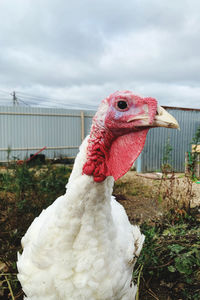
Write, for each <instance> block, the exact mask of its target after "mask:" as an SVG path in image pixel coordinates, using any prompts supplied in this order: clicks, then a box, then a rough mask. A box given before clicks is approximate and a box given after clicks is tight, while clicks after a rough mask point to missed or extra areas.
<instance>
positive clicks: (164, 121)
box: [152, 105, 180, 129]
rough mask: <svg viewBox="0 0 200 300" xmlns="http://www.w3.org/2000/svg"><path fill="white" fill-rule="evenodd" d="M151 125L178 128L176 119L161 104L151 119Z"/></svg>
mask: <svg viewBox="0 0 200 300" xmlns="http://www.w3.org/2000/svg"><path fill="white" fill-rule="evenodd" d="M152 127H167V128H176V129H180V127H179V124H178V122H177V121H176V119H175V118H174V117H173V116H172V115H170V114H169V113H168V112H167V111H166V110H165V109H164V108H163V107H162V106H159V105H158V107H157V114H156V116H155V119H154V121H153V124H152Z"/></svg>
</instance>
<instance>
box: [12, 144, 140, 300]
mask: <svg viewBox="0 0 200 300" xmlns="http://www.w3.org/2000/svg"><path fill="white" fill-rule="evenodd" d="M87 140H88V139H86V140H85V141H84V143H83V144H82V146H81V147H80V152H79V154H78V156H77V158H76V161H75V165H74V169H73V171H72V174H71V176H70V179H69V182H68V185H67V191H66V194H65V195H64V196H61V197H59V198H58V199H57V200H56V201H55V202H54V203H53V204H52V205H51V206H49V207H48V208H47V209H46V210H43V211H42V213H41V214H40V216H39V217H38V218H36V219H35V220H34V221H33V223H32V225H31V226H30V228H29V229H28V231H27V233H26V234H25V236H24V237H23V239H22V245H23V248H24V250H23V253H22V254H21V255H19V256H18V262H17V267H18V271H19V274H18V278H19V280H20V282H21V284H22V287H23V290H24V292H25V294H26V295H27V298H25V299H27V300H45V299H48V300H64V299H65V300H67V299H68V300H81V299H82V300H97V299H98V300H132V299H134V297H135V294H136V290H137V288H136V286H134V285H132V287H131V285H130V284H131V278H132V271H133V264H131V263H130V262H131V261H134V260H133V258H134V256H135V255H137V256H138V255H139V253H140V251H141V248H142V245H143V242H144V236H143V235H142V234H141V233H140V231H139V228H138V227H137V226H132V225H131V224H130V223H129V220H128V217H127V215H126V213H125V210H124V208H123V207H122V206H121V205H120V204H119V203H118V202H116V200H115V199H114V197H111V193H112V190H113V183H114V181H113V178H112V177H108V178H106V180H104V181H103V182H101V183H96V182H94V181H93V178H92V176H87V175H82V167H83V164H84V163H85V161H86V147H87Z"/></svg>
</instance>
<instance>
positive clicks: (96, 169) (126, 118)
mask: <svg viewBox="0 0 200 300" xmlns="http://www.w3.org/2000/svg"><path fill="white" fill-rule="evenodd" d="M153 127H168V128H179V125H178V123H177V121H176V120H175V118H174V117H173V116H171V115H170V114H169V113H168V112H167V111H166V110H164V109H163V108H162V107H160V106H158V104H157V101H156V100H155V99H153V98H141V97H139V96H136V95H134V94H133V93H132V92H130V91H120V92H115V93H114V94H111V95H110V96H109V97H108V98H106V99H104V100H103V101H102V102H101V104H100V106H99V109H98V111H97V113H96V115H95V116H94V118H93V124H92V128H91V133H90V137H89V140H88V148H87V161H86V163H85V164H84V167H83V174H86V175H90V176H91V175H92V176H93V178H94V181H96V182H101V181H103V180H104V179H105V178H106V177H107V176H113V177H114V179H115V180H117V179H118V178H120V177H121V176H123V175H124V174H125V173H126V172H127V171H128V170H129V169H130V167H131V166H132V164H133V162H134V161H135V160H136V158H137V157H138V156H139V154H140V153H141V151H142V149H143V147H144V144H145V140H146V136H147V133H148V131H149V129H150V128H153Z"/></svg>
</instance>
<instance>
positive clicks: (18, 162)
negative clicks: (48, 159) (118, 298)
mask: <svg viewBox="0 0 200 300" xmlns="http://www.w3.org/2000/svg"><path fill="white" fill-rule="evenodd" d="M46 148H47V147H46V146H45V147H43V148H42V149H40V150H39V151H38V152H36V153H35V154H33V156H31V157H29V158H28V159H27V160H25V161H24V160H18V161H17V164H18V165H23V163H27V162H29V161H30V160H32V159H33V158H34V157H35V156H36V155H38V154H39V153H41V152H42V151H44V150H45V149H46Z"/></svg>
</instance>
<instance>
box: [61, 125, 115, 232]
mask: <svg viewBox="0 0 200 300" xmlns="http://www.w3.org/2000/svg"><path fill="white" fill-rule="evenodd" d="M110 141H111V134H110V133H109V132H105V130H104V129H103V128H99V127H97V126H94V125H93V126H92V130H91V134H90V136H89V137H87V138H86V139H85V140H84V142H83V143H82V145H81V147H80V152H79V153H78V155H77V157H76V160H75V163H74V168H73V171H72V174H71V176H70V178H69V182H68V185H67V192H66V196H67V197H66V198H67V205H68V212H70V214H71V215H72V217H75V216H76V217H78V218H79V220H81V224H82V225H83V224H88V222H89V223H92V224H93V225H92V226H93V227H94V226H95V224H96V226H98V223H99V224H102V223H107V225H108V223H110V222H111V221H112V220H111V219H112V217H111V204H110V199H111V195H112V191H113V184H114V179H113V177H111V176H108V177H106V176H105V173H104V174H103V178H104V180H101V181H99V182H98V181H95V180H94V176H96V177H98V178H99V176H102V173H101V171H102V170H104V169H105V170H106V163H105V157H106V150H107V147H109V146H110V143H111V142H110ZM88 162H89V163H88ZM99 162H100V163H99ZM91 165H92V168H91V169H92V172H91V175H86V172H84V167H85V166H90V167H91ZM96 168H98V170H97V169H96ZM91 169H90V170H91ZM95 170H96V173H95ZM101 179H102V177H101ZM100 216H101V217H100Z"/></svg>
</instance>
